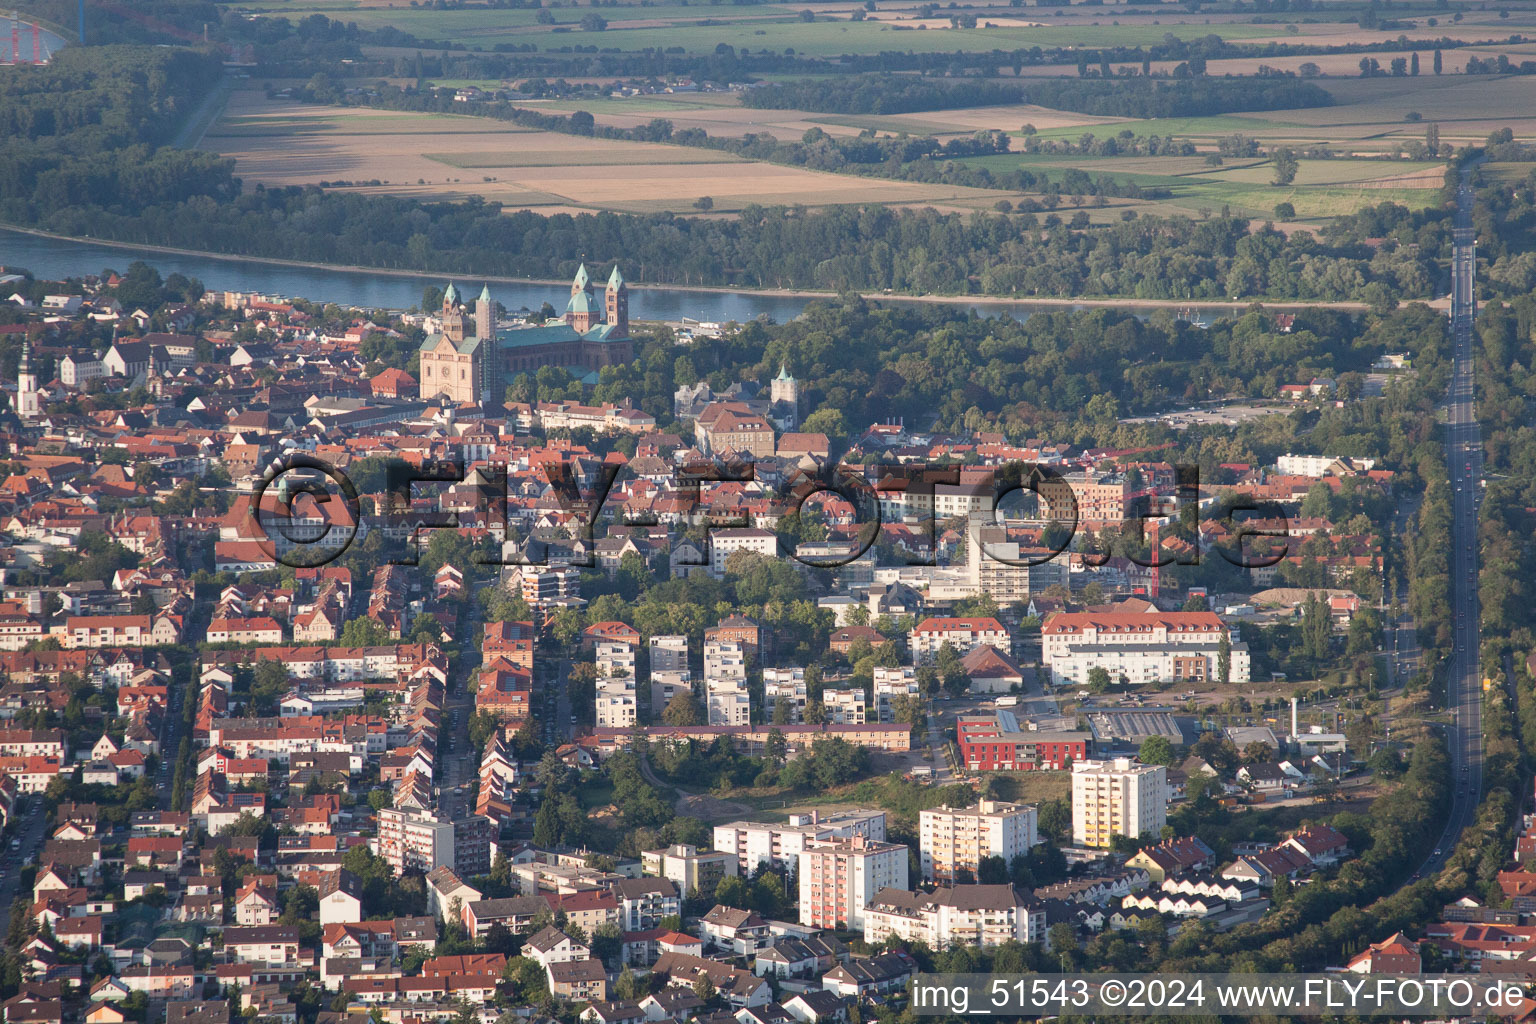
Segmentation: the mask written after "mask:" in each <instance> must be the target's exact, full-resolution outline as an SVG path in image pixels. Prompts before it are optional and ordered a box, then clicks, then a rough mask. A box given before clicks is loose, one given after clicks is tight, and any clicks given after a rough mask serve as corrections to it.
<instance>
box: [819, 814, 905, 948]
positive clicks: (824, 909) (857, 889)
mask: <svg viewBox="0 0 1536 1024" xmlns="http://www.w3.org/2000/svg"><path fill="white" fill-rule="evenodd" d="M799 879H800V923H801V924H802V925H810V926H811V927H813V928H846V929H862V928H863V927H864V908H865V907H867V906H869V904H870V903H872V902H873V901H874V898H875V894H876V893H878V892H880V891H881V890H882V889H906V888H907V848H906V847H905V846H902V845H901V844H899V843H881V842H875V841H874V840H870V839H865V838H864V837H863V836H854V837H853V838H851V839H813V840H812V841H811V842H810V844H809V845H807V846H806V848H805V850H804V851H802V852H801V854H800V871H799Z"/></svg>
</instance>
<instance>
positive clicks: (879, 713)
mask: <svg viewBox="0 0 1536 1024" xmlns="http://www.w3.org/2000/svg"><path fill="white" fill-rule="evenodd" d="M917 693H918V689H917V671H916V670H915V669H914V668H912V666H911V665H901V666H899V667H897V668H887V667H886V666H884V665H877V666H875V721H877V722H885V723H887V724H889V723H891V722H894V721H896V710H895V700H896V698H897V697H916V696H917Z"/></svg>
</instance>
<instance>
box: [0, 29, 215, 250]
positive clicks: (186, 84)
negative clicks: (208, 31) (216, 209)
mask: <svg viewBox="0 0 1536 1024" xmlns="http://www.w3.org/2000/svg"><path fill="white" fill-rule="evenodd" d="M219 74H220V68H219V64H218V62H217V60H215V59H214V58H212V57H210V56H208V55H207V54H204V53H199V52H196V51H193V50H188V49H182V48H171V47H150V46H111V47H67V48H65V49H64V50H62V51H60V52H59V53H58V54H57V56H55V58H54V59H53V61H52V63H50V64H47V65H45V66H43V67H20V68H12V69H9V70H7V71H6V72H4V73H0V211H3V213H4V217H5V219H6V220H9V221H12V222H15V223H23V224H31V223H36V220H37V218H38V217H39V216H41V215H43V214H45V213H46V212H48V211H55V210H66V209H99V210H103V211H107V210H110V211H113V212H116V213H122V214H126V215H130V216H132V215H134V214H137V213H138V212H139V211H142V210H144V209H146V208H149V207H154V206H158V205H160V204H165V203H176V202H180V201H182V200H184V199H186V198H188V197H190V196H206V197H211V198H216V199H218V200H228V199H230V198H233V197H234V196H235V195H237V194H238V192H239V186H238V183H237V182H235V181H234V180H233V179H232V178H231V177H230V175H231V173H232V168H233V164H232V162H231V161H228V160H223V159H221V158H219V157H217V156H214V155H212V154H208V153H198V152H193V151H190V150H176V149H170V148H165V147H163V146H162V144H163V143H164V142H166V141H167V140H169V138H170V137H171V136H172V135H174V133H175V131H176V129H177V128H178V127H179V126H180V124H181V122H182V120H183V119H184V118H185V117H186V116H187V114H188V113H189V112H190V111H191V110H192V108H193V107H194V106H195V105H196V102H197V100H198V99H199V98H200V97H201V95H202V94H203V93H204V92H205V91H206V90H207V89H208V88H209V86H211V84H212V83H213V82H214V81H215V80H217V78H218V76H219ZM89 231H90V229H89V228H87V229H85V232H84V233H89Z"/></svg>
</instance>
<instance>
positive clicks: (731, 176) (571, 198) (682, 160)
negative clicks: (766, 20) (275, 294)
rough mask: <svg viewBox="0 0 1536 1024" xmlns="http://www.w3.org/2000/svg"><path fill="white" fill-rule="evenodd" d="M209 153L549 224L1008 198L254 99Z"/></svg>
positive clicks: (489, 126)
mask: <svg viewBox="0 0 1536 1024" xmlns="http://www.w3.org/2000/svg"><path fill="white" fill-rule="evenodd" d="M375 128H377V129H378V130H374V129H375ZM203 147H204V148H206V149H210V150H214V151H216V152H219V153H222V154H224V155H226V156H230V157H233V158H234V159H235V161H236V169H237V173H239V175H240V176H241V177H242V178H243V179H245V181H246V183H247V184H248V185H254V184H256V183H258V182H259V183H262V184H265V185H273V186H280V185H304V184H313V183H316V182H319V181H330V182H337V181H341V182H349V183H351V184H350V185H349V186H347V187H350V188H354V189H358V190H360V191H366V192H382V193H389V194H396V195H409V196H412V197H415V198H419V199H427V200H430V199H443V198H454V199H457V198H464V197H468V196H480V197H483V198H485V199H487V200H494V201H496V202H500V203H502V204H504V205H506V206H507V207H509V208H512V209H537V210H539V211H540V212H544V213H552V212H572V211H583V210H585V211H591V210H600V209H601V210H622V211H626V212H634V213H652V212H661V211H677V212H692V211H693V210H694V203H695V202H696V201H697V200H698V199H699V198H700V197H702V196H708V197H710V199H711V200H712V202H713V208H714V210H715V211H718V212H729V211H732V210H738V209H740V208H742V207H744V206H747V205H749V204H752V203H763V204H780V203H782V204H795V203H800V204H804V205H807V206H822V205H838V204H851V203H866V202H877V203H887V204H891V205H897V206H922V205H930V204H932V205H943V204H949V203H958V204H961V205H962V207H963V208H974V205H979V204H982V203H983V202H984V203H985V204H987V205H990V204H991V203H993V202H995V201H996V200H997V199H999V198H1002V197H1004V196H1005V195H1007V193H999V192H992V191H986V190H982V189H973V188H963V187H959V186H954V185H943V184H934V185H929V184H922V183H916V182H902V181H888V180H883V179H878V178H861V177H856V176H852V175H842V174H831V173H825V172H821V171H809V170H804V169H801V168H797V167H784V166H779V165H775V164H763V163H757V162H754V161H749V160H741V159H738V158H736V157H734V156H731V155H730V154H727V153H717V152H714V151H712V150H702V149H695V148H691V147H686V146H670V145H662V144H658V143H643V142H623V141H615V140H608V139H593V138H585V137H582V136H575V135H563V134H559V133H555V132H542V131H529V130H525V129H519V128H517V127H516V126H509V125H506V124H505V123H504V122H501V121H494V120H490V119H488V118H476V117H442V116H432V115H424V114H422V115H417V114H398V113H393V112H388V111H376V110H367V109H358V108H347V107H325V106H313V105H305V104H299V103H294V102H291V101H287V100H269V99H267V98H266V97H265V95H263V94H261V93H258V92H255V91H246V92H242V93H239V94H237V95H236V97H235V99H234V100H233V101H232V102H231V103H230V106H229V108H228V110H227V111H226V113H225V115H224V117H223V118H222V119H221V120H220V121H219V122H218V123H216V124H215V125H214V127H213V129H212V130H211V131H209V133H208V135H207V136H206V137H205V138H204V140H203ZM375 182H377V184H375ZM973 204H974V205H973Z"/></svg>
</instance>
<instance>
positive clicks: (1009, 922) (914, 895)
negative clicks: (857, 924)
mask: <svg viewBox="0 0 1536 1024" xmlns="http://www.w3.org/2000/svg"><path fill="white" fill-rule="evenodd" d="M893 935H894V936H896V937H897V938H899V939H902V940H903V941H905V942H922V943H926V944H927V945H928V947H929V948H930V949H949V948H950V947H951V946H957V945H958V946H1000V945H1002V944H1003V943H1005V942H1039V943H1042V944H1043V943H1045V942H1046V941H1047V938H1048V933H1047V931H1046V919H1045V904H1043V903H1041V902H1040V901H1038V900H1035V899H1032V898H1030V897H1028V896H1025V895H1023V894H1022V893H1020V892H1019V890H1018V889H1016V888H1014V887H1013V886H1012V885H957V886H955V887H954V888H952V889H944V888H940V889H936V890H934V891H933V892H931V893H925V892H907V891H906V890H905V889H883V890H881V891H880V892H878V893H876V894H875V898H874V900H873V901H871V902H870V904H869V906H867V907H865V908H864V941H865V942H868V943H870V944H874V943H878V942H882V941H884V940H885V939H887V938H889V937H891V936H893Z"/></svg>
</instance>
